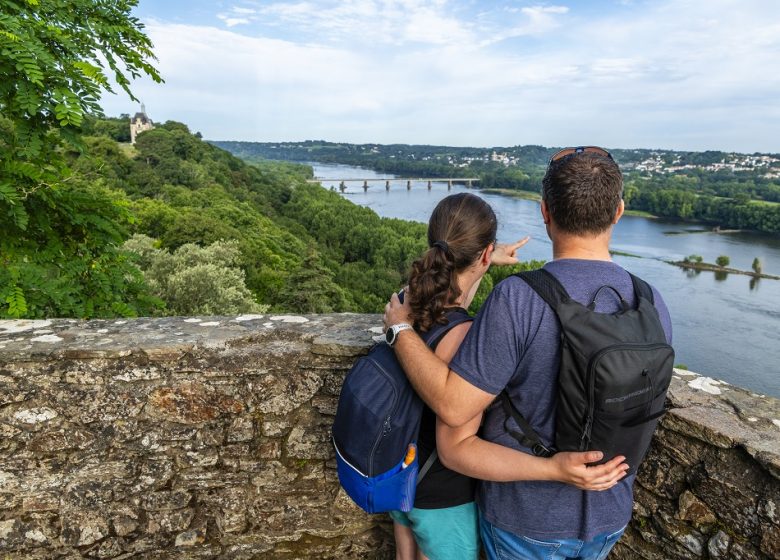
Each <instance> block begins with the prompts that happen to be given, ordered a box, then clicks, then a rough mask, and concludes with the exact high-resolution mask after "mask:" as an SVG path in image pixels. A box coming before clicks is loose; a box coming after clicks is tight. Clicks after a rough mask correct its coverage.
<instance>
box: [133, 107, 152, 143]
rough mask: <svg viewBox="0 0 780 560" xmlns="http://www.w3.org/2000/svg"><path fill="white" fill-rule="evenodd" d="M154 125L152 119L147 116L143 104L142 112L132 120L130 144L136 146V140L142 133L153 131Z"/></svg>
mask: <svg viewBox="0 0 780 560" xmlns="http://www.w3.org/2000/svg"><path fill="white" fill-rule="evenodd" d="M153 128H154V123H153V122H152V119H150V118H149V116H148V115H147V114H146V106H145V105H144V104H143V103H141V112H140V113H136V114H135V115H134V116H133V117H132V118H131V119H130V143H131V144H135V139H136V137H137V136H138V134H140V133H141V132H143V131H145V130H152V129H153Z"/></svg>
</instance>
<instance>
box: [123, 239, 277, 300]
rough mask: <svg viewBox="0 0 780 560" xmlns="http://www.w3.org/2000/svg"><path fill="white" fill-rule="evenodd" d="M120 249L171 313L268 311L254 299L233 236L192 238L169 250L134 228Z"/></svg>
mask: <svg viewBox="0 0 780 560" xmlns="http://www.w3.org/2000/svg"><path fill="white" fill-rule="evenodd" d="M124 249H125V250H127V251H129V252H131V253H134V254H135V255H137V257H138V264H139V266H140V267H141V270H143V274H144V278H145V279H146V281H147V283H148V284H149V287H150V288H151V290H152V292H153V293H154V295H155V296H157V297H159V298H160V299H161V300H162V301H164V302H165V305H166V312H167V313H169V314H174V315H227V314H234V313H251V312H264V311H267V310H268V308H267V306H261V305H259V304H258V303H257V302H255V300H254V298H253V296H252V293H251V292H250V291H249V289H247V287H246V284H245V283H244V272H243V271H242V270H241V268H239V264H240V262H241V251H240V249H239V246H238V242H236V241H217V242H214V243H212V244H211V245H209V246H208V247H199V246H198V245H194V244H192V243H188V244H186V245H182V246H181V247H179V248H178V249H176V250H175V251H174V252H173V253H171V252H169V251H167V250H165V249H160V248H158V247H156V243H155V240H154V239H152V238H151V237H148V236H146V235H142V234H136V235H134V236H132V237H131V238H130V239H128V240H127V241H126V242H125V244H124Z"/></svg>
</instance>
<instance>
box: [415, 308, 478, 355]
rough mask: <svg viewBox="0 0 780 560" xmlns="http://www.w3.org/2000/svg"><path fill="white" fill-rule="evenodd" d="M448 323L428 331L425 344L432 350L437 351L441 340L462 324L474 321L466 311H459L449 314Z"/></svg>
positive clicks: (437, 325)
mask: <svg viewBox="0 0 780 560" xmlns="http://www.w3.org/2000/svg"><path fill="white" fill-rule="evenodd" d="M447 321H448V322H447V323H445V324H443V325H442V324H436V325H434V326H433V327H432V328H431V330H430V331H428V336H426V337H425V344H427V345H428V347H429V348H430V349H431V350H433V351H436V347H437V346H438V345H439V342H441V339H443V338H444V336H445V335H446V334H447V333H448V332H450V331H451V330H452V329H454V328H455V327H457V326H458V325H460V324H462V323H466V322H468V321H473V318H472V317H471V316H470V315H469V314H468V313H467V312H466V311H462V310H459V309H458V310H453V311H449V312H447Z"/></svg>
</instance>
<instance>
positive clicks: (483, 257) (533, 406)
mask: <svg viewBox="0 0 780 560" xmlns="http://www.w3.org/2000/svg"><path fill="white" fill-rule="evenodd" d="M622 188H623V183H622V176H621V173H620V170H619V168H618V166H617V164H616V163H615V162H614V161H613V159H612V157H611V156H610V154H609V153H608V152H607V151H605V150H603V149H601V148H596V147H585V148H567V149H565V150H561V151H560V152H558V153H557V154H556V155H554V156H553V157H552V159H551V160H550V163H549V166H548V169H547V172H546V174H545V177H544V180H543V189H542V204H541V212H542V217H543V219H544V223H545V225H546V228H547V233H548V235H549V237H550V239H551V240H552V245H553V260H552V261H550V262H548V263H547V264H546V265H545V266H544V269H543V270H544V271H546V273H549V274H550V275H552V277H553V278H554V280H553V282H554V281H555V280H557V282H558V283H560V285H561V286H562V287H563V290H564V291H563V292H562V293H568V294H567V295H568V296H569V297H570V298H571V300H574V301H576V302H579V303H581V304H583V305H587V304H588V303H589V302H590V303H591V305H590V309H591V310H593V311H595V312H596V313H597V314H605V315H609V314H617V313H618V312H620V311H621V309H622V310H623V311H625V310H628V309H629V308H631V309H633V308H634V307H635V306H637V307H638V300H639V296H638V295H637V293H636V291H637V290H636V286H637V284H635V283H634V282H635V279H634V278H633V277H631V276H630V275H629V273H628V272H627V271H625V270H624V269H623V268H621V267H620V266H618V265H617V264H615V263H613V262H612V261H611V258H610V253H609V242H610V237H611V234H612V228H613V226H614V225H615V224H616V223H617V221H618V220H619V219H620V217H621V216H622V214H623V209H624V205H623V201H622ZM496 231H497V221H496V216H495V213H494V212H493V210H492V209H491V208H490V206H489V205H488V204H487V203H486V202H484V201H483V200H482V199H480V198H479V197H476V196H474V195H471V194H457V195H452V196H448V197H447V198H445V199H443V200H442V201H441V202H440V203H439V204H438V206H437V207H436V209H435V210H434V211H433V214H432V216H431V219H430V222H429V228H428V242H429V246H430V247H429V249H428V250H427V252H426V253H425V254H424V255H423V256H422V257H421V258H420V259H419V260H418V261H416V262H415V263H414V265H413V267H412V272H411V275H410V278H409V287H408V290H407V297H406V298H404V299H405V301H404V302H403V303H401V302H400V301H399V299H398V297H397V296H395V295H394V296H393V297H392V299H391V301H390V303H388V305H387V307H386V309H385V315H384V322H385V327H386V328H387V329H388V330H390V331H392V334H393V335H394V336H391V337H389V338H390V339H391V340H393V348H394V349H395V353H396V356H397V357H398V359H399V361H400V363H401V365H402V366H403V368H404V371H405V372H406V374H407V377H408V378H409V380H410V382H411V384H412V385H413V386H414V388H415V390H416V391H417V393H418V394H419V396H420V397H421V398H422V400H423V401H424V402H425V403H426V405H427V408H426V410H425V413H424V415H423V421H422V426H421V429H420V435H419V438H418V448H419V453H420V457H419V459H420V462H421V464H422V462H424V461H425V460H426V458H427V456H429V455H430V454H431V453H432V452H433V450H434V449H436V450H437V452H438V456H439V460H438V461H436V462H435V463H433V467H432V468H431V469H430V471H429V472H428V474H427V475H426V476H425V478H424V479H422V480H421V481H420V484H419V486H418V488H417V495H416V498H415V503H414V508H413V509H412V510H411V511H410V512H408V513H402V512H392V513H391V516H392V518H393V520H394V529H395V536H396V546H397V558H398V559H401V560H416V559H419V558H425V557H427V558H430V559H431V560H460V559H463V560H467V559H468V560H475V559H476V558H477V557H478V555H479V550H480V540H481V546H482V547H484V551H485V553H486V555H487V557H488V558H489V559H498V558H500V559H510V558H516V559H537V558H538V559H542V558H544V559H554V560H558V559H565V558H580V559H583V560H597V559H603V558H606V556H607V554H608V553H609V551H610V549H611V548H612V546H613V545H614V544H615V543H616V542H617V540H618V539H619V538H620V536H621V535H622V533H623V531H624V529H625V527H626V524H627V523H628V521H629V520H630V517H631V511H632V503H633V494H632V485H633V482H634V477H635V472H636V466H637V465H628V464H626V463H625V457H624V456H623V455H618V456H616V457H614V458H611V459H610V460H609V461H607V462H603V461H602V457H603V454H602V453H601V452H600V451H585V452H559V453H548V452H545V453H541V452H539V450H538V449H536V450H534V451H532V449H531V448H532V447H534V446H535V445H534V444H533V442H532V441H531V440H529V439H528V438H527V433H526V437H525V438H523V437H517V436H518V433H523V432H529V431H530V432H531V433H533V434H534V435H535V436H537V437H538V439H537V440H536V441H537V442H538V443H539V444H540V447H541V448H542V449H544V450H545V451H546V450H547V448H552V446H553V445H554V444H555V439H556V415H557V409H556V404H557V403H556V400H557V395H558V386H557V383H558V372H559V368H560V366H561V344H562V341H563V340H564V337H563V335H562V331H561V323H560V322H559V319H558V316H557V315H556V312H555V311H554V310H553V309H552V308H551V306H550V305H549V304H548V303H547V302H549V299H548V298H543V297H542V296H541V295H540V294H539V293H538V292H537V290H535V289H534V288H532V287H531V285H530V284H529V283H528V282H526V281H524V280H523V279H521V278H519V277H515V276H510V277H509V278H507V279H506V280H504V281H503V282H501V283H499V284H498V285H497V286H496V287H495V288H494V289H493V291H492V293H491V294H490V296H489V297H488V299H487V300H486V301H485V304H484V305H483V306H482V308H481V310H480V312H479V313H478V315H477V316H476V317H475V318H474V321H473V322H470V321H469V322H463V323H462V324H459V325H458V326H456V327H454V328H452V329H451V330H450V331H449V332H448V333H447V334H446V335H445V336H444V338H443V339H442V340H441V341H440V343H439V344H438V345H437V346H436V348H435V351H432V350H431V349H430V348H429V347H428V346H427V345H426V344H425V342H424V341H423V339H422V338H421V335H422V336H423V337H424V336H425V333H426V332H427V331H429V330H430V329H431V327H433V326H434V325H436V324H440V323H446V322H448V321H449V320H451V317H452V316H453V313H465V311H464V310H465V309H467V308H468V307H469V304H470V303H471V300H472V298H473V297H474V294H475V292H476V290H477V287H478V286H479V283H480V280H481V279H482V277H483V275H484V274H485V272H486V271H487V269H488V267H489V266H490V265H491V264H512V263H514V262H517V260H516V259H515V256H514V255H515V251H516V250H517V249H518V248H519V247H520V246H521V245H522V244H524V242H520V243H518V244H516V245H510V246H506V245H497V244H496V243H495V239H496ZM546 273H545V274H546ZM604 286H608V287H611V288H612V290H611V291H603V290H601V288H602V287H604ZM645 286H646V285H645ZM649 291H650V290H649V289H647V292H646V294H647V295H648V298H647V299H649V301H651V302H653V304H652V305H654V310H653V311H652V313H653V314H654V320H655V322H656V323H660V326H659V332H660V330H661V329H662V331H663V332H661V335H660V336H661V338H665V339H666V340H665V341H664V342H665V343H667V344H668V343H670V342H671V321H670V318H669V313H668V310H667V309H666V306H665V304H664V303H663V300H662V299H661V297H660V295H659V294H658V293H657V292H656V291H655V290H654V289H653V290H652V293H649ZM651 309H652V306H651ZM643 374H644V372H643ZM630 396H631V395H629V397H630ZM497 397H499V398H497ZM502 401H505V402H502ZM509 403H511V404H509ZM502 404H503V406H502ZM510 409H514V410H516V412H517V414H514V413H513V412H512V410H510ZM524 422H527V425H524V424H523V423H524ZM518 424H521V425H520V426H518ZM585 449H591V448H590V447H586V448H585ZM640 457H641V454H640ZM636 461H638V459H637V460H635V461H634V462H636ZM597 463H601V464H597Z"/></svg>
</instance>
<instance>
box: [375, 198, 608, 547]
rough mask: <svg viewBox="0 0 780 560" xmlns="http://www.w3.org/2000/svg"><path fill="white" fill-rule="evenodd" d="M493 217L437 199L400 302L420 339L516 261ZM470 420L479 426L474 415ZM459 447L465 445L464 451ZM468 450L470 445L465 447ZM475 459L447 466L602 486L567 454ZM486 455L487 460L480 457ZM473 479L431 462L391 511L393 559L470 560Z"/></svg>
mask: <svg viewBox="0 0 780 560" xmlns="http://www.w3.org/2000/svg"><path fill="white" fill-rule="evenodd" d="M496 231H497V220H496V215H495V213H494V212H493V209H492V208H491V207H490V205H489V204H487V203H486V202H485V201H484V200H482V199H481V198H479V197H477V196H475V195H472V194H468V193H463V194H455V195H451V196H448V197H446V198H444V199H443V200H442V201H441V202H439V204H438V205H437V206H436V208H435V209H434V210H433V213H432V214H431V218H430V220H429V223H428V245H429V249H428V250H427V251H426V252H425V254H424V255H423V256H422V257H421V258H420V259H418V260H417V261H415V262H414V263H413V264H412V270H411V273H410V276H409V286H408V288H407V290H406V297H407V298H408V300H409V304H410V306H411V309H412V319H413V326H414V328H415V329H416V330H417V331H418V332H420V333H421V334H422V335H423V336H425V334H424V333H426V332H427V331H429V330H430V328H431V327H432V326H433V325H434V324H436V323H446V322H448V320H449V319H450V318H452V317H453V315H454V314H458V313H461V314H462V313H467V312H466V309H467V308H468V307H469V305H470V304H471V301H472V299H473V298H474V295H475V293H476V291H477V288H478V287H479V283H480V281H481V280H482V277H483V276H484V275H485V272H487V270H488V268H489V267H490V265H491V264H514V263H517V259H516V258H515V251H516V250H517V249H519V248H520V247H521V246H523V245H524V244H525V243H526V241H527V239H525V240H522V241H520V242H518V243H516V244H514V245H496V243H495V239H496ZM469 327H470V322H466V323H463V324H461V325H458V326H456V327H454V328H453V329H452V330H450V331H449V332H448V333H447V334H446V335H445V336H444V338H443V339H442V340H441V341H440V343H439V344H438V345H437V347H436V350H435V353H436V355H437V356H439V357H440V358H441V359H442V360H443V361H445V362H449V361H450V360H451V359H452V357H453V356H454V355H455V352H456V351H457V349H458V347H459V346H460V343H461V342H462V341H463V338H464V337H465V335H466V333H467V332H468V329H469ZM472 422H477V423H479V417H477V418H475V419H474V420H473V421H472ZM417 446H418V453H419V462H420V464H421V465H422V464H424V463H425V461H426V460H427V459H428V457H429V456H430V454H431V453H432V452H433V451H434V449H436V416H435V414H434V413H433V411H432V410H431V409H430V408H428V407H427V406H426V407H425V409H424V412H423V418H422V423H421V427H420V435H419V437H418V441H417ZM464 448H465V447H464ZM472 449H474V447H472ZM476 449H478V450H479V452H480V454H481V455H480V457H479V458H471V460H469V458H466V457H458V456H457V452H452V454H454V455H455V456H454V457H450V459H451V460H450V462H451V464H456V465H458V468H459V470H461V471H463V472H464V473H466V474H469V475H471V476H478V477H480V478H483V479H489V480H522V479H525V480H559V481H561V482H568V483H572V484H576V485H578V486H580V487H581V488H584V489H605V485H604V483H603V481H599V483H598V484H599V485H598V486H596V485H595V484H594V483H593V482H592V481H591V480H589V479H584V478H582V477H579V474H578V472H577V470H576V467H577V466H578V465H579V466H581V462H577V461H574V460H573V456H574V455H579V454H571V453H559V454H557V455H556V456H554V458H551V459H542V458H539V457H534V456H531V455H527V454H525V453H521V452H519V451H515V450H512V449H509V448H506V447H502V446H499V445H496V444H493V443H489V442H486V441H484V440H479V441H478V442H477V447H476ZM486 455H489V459H490V460H485V459H486V458H488V457H486ZM474 485H475V481H474V479H472V478H469V477H468V476H466V475H465V474H459V473H457V472H455V471H453V470H450V469H448V468H447V467H445V466H444V465H443V464H442V463H441V462H440V461H438V460H437V461H436V462H435V463H434V464H433V466H432V467H431V469H430V470H429V471H428V474H427V475H426V476H425V477H424V478H423V479H422V480H421V481H420V483H419V485H418V486H417V493H416V497H415V503H414V508H413V509H412V511H410V512H408V513H403V512H391V514H390V515H391V517H392V519H393V521H394V533H395V539H396V558H397V560H420V559H426V558H430V559H431V560H440V559H446V560H461V559H462V560H475V559H476V558H477V557H478V554H479V546H480V545H479V536H478V519H477V508H476V504H475V502H474V490H475V486H474Z"/></svg>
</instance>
